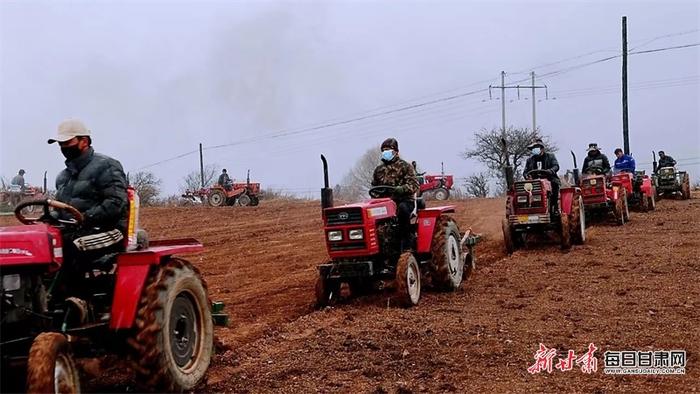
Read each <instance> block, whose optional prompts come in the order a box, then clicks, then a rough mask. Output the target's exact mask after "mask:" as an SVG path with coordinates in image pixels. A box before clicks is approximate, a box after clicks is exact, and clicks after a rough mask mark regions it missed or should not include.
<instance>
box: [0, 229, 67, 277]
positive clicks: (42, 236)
mask: <svg viewBox="0 0 700 394" xmlns="http://www.w3.org/2000/svg"><path fill="white" fill-rule="evenodd" d="M62 251H63V249H62V248H61V233H60V231H59V230H58V229H56V228H54V227H51V226H48V225H46V224H34V225H30V226H11V227H2V228H0V267H2V268H8V267H15V266H24V265H42V264H51V263H52V262H53V261H54V252H56V255H57V257H59V256H58V255H61V256H60V257H62Z"/></svg>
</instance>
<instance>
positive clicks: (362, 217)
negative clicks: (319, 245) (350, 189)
mask: <svg viewBox="0 0 700 394" xmlns="http://www.w3.org/2000/svg"><path fill="white" fill-rule="evenodd" d="M394 216H396V203H395V202H394V201H392V200H391V199H390V198H377V199H371V200H367V201H364V202H360V203H355V204H347V205H341V206H337V207H331V208H326V209H324V210H323V225H324V236H325V239H326V247H327V249H328V254H329V256H330V257H331V258H332V259H335V258H350V257H363V256H370V255H373V254H376V253H378V252H379V244H378V240H377V233H376V230H377V228H376V223H377V221H379V220H382V219H386V218H390V217H394Z"/></svg>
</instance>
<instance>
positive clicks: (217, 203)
mask: <svg viewBox="0 0 700 394" xmlns="http://www.w3.org/2000/svg"><path fill="white" fill-rule="evenodd" d="M207 201H209V205H211V206H212V207H223V206H224V205H226V193H224V191H223V190H212V191H211V193H209V198H207Z"/></svg>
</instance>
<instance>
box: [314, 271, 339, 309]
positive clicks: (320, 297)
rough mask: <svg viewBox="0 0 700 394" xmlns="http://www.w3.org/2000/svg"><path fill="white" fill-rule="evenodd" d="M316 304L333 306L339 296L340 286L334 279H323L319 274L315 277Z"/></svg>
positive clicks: (319, 306)
mask: <svg viewBox="0 0 700 394" xmlns="http://www.w3.org/2000/svg"><path fill="white" fill-rule="evenodd" d="M315 291H316V306H317V307H318V308H324V307H327V306H333V305H335V304H336V303H337V302H338V299H339V298H340V286H338V283H336V282H335V281H330V280H328V279H324V278H322V277H321V276H319V277H318V279H316V287H315Z"/></svg>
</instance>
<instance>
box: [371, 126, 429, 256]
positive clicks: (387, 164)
mask: <svg viewBox="0 0 700 394" xmlns="http://www.w3.org/2000/svg"><path fill="white" fill-rule="evenodd" d="M381 152H382V153H381V160H382V162H381V164H379V166H377V168H375V169H374V176H373V179H372V186H380V185H385V186H394V187H395V189H394V192H393V194H392V195H391V196H388V197H391V198H392V199H393V200H394V201H395V202H396V206H397V211H398V212H397V215H398V218H399V232H400V236H401V249H402V250H406V249H409V248H410V247H411V245H410V244H411V242H410V234H409V226H410V220H411V212H413V208H414V204H415V203H414V200H413V195H414V194H416V193H417V192H418V189H419V188H420V187H419V185H418V178H416V172H415V170H414V169H413V166H412V165H411V164H409V163H408V162H406V161H404V160H403V159H401V158H400V157H399V143H398V141H396V139H394V138H387V139H386V140H384V142H382V145H381Z"/></svg>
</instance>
